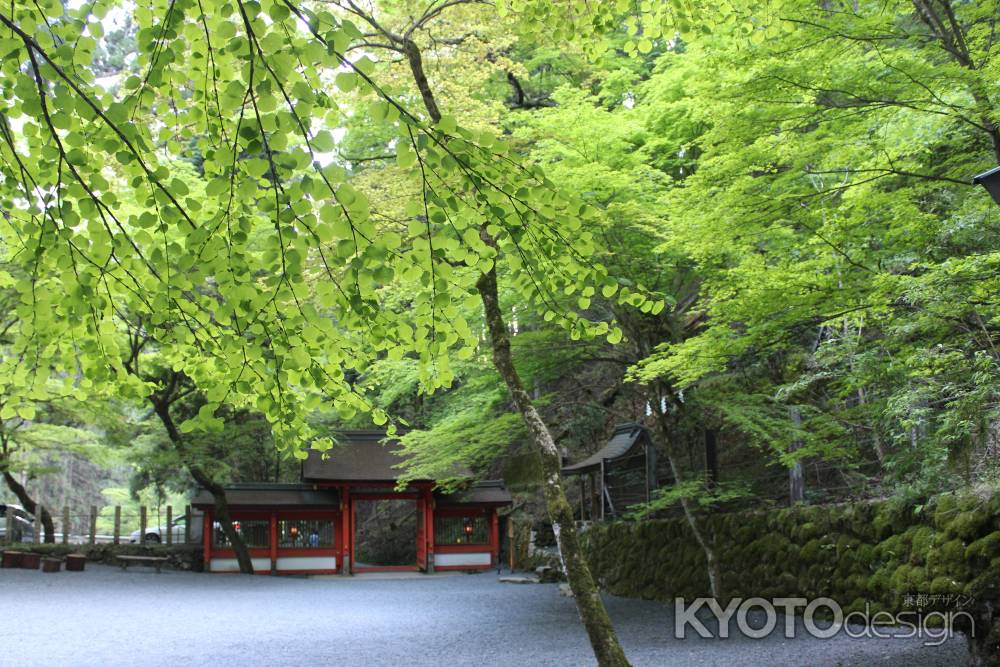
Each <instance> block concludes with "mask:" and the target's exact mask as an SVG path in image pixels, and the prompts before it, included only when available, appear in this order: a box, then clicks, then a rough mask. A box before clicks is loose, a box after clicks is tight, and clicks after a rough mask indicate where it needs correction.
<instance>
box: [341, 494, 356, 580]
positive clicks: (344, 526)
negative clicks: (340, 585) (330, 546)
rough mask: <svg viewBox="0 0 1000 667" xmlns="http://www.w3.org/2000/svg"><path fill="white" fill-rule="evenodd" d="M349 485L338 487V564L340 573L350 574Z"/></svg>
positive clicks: (352, 543) (351, 545)
mask: <svg viewBox="0 0 1000 667" xmlns="http://www.w3.org/2000/svg"><path fill="white" fill-rule="evenodd" d="M351 514H352V511H351V487H349V486H348V485H347V484H345V485H344V486H342V487H341V489H340V562H339V563H337V565H339V566H340V573H341V574H350V573H351V568H352V567H353V565H354V564H353V563H352V562H351V555H352V553H353V552H354V549H353V545H354V533H353V531H352V530H351Z"/></svg>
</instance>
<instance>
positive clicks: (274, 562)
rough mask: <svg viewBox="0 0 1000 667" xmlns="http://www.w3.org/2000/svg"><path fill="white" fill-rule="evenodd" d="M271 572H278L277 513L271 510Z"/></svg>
mask: <svg viewBox="0 0 1000 667" xmlns="http://www.w3.org/2000/svg"><path fill="white" fill-rule="evenodd" d="M271 574H278V513H277V512H271Z"/></svg>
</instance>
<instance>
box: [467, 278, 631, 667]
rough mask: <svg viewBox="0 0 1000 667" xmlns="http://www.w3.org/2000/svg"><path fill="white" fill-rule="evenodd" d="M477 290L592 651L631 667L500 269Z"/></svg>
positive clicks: (604, 662)
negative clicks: (520, 349)
mask: <svg viewBox="0 0 1000 667" xmlns="http://www.w3.org/2000/svg"><path fill="white" fill-rule="evenodd" d="M476 287H477V289H478V290H479V295H480V297H481V298H482V301H483V310H484V312H485V314H486V322H487V325H488V326H489V330H490V342H491V344H492V346H493V364H494V366H496V369H497V371H498V372H499V373H500V376H501V377H502V378H503V381H504V382H505V383H506V385H507V389H508V391H510V395H511V397H512V398H513V399H514V405H515V406H516V407H517V410H518V412H519V413H521V418H522V419H523V420H524V423H525V424H526V425H527V427H528V431H529V432H530V433H531V438H532V440H533V441H534V443H535V445H536V446H537V447H538V450H539V453H540V454H541V459H542V472H543V485H544V490H545V504H546V506H547V508H548V512H549V518H550V519H551V520H552V527H553V529H554V532H555V535H556V542H557V543H558V545H559V554H560V556H561V558H562V561H563V564H564V565H565V567H566V578H567V580H569V585H570V588H571V589H572V590H573V595H574V596H575V599H576V606H577V610H578V611H579V613H580V619H581V620H582V621H583V625H584V627H585V628H586V629H587V635H588V636H589V637H590V645H591V647H592V648H593V649H594V654H595V655H596V656H597V662H598V664H599V665H601V666H602V667H603V666H605V665H628V664H629V662H628V659H627V658H626V657H625V652H624V651H623V650H622V647H621V644H619V643H618V636H617V634H616V633H615V628H614V626H613V625H612V624H611V619H610V618H609V617H608V612H607V610H606V609H605V608H604V603H603V602H602V601H601V595H600V591H598V589H597V586H596V585H595V584H594V578H593V576H592V575H591V573H590V568H589V567H588V566H587V562H586V560H584V557H583V551H582V549H581V548H580V540H579V535H578V533H577V530H576V523H575V522H574V519H573V510H572V508H571V507H570V504H569V501H568V500H567V499H566V493H565V491H564V490H563V486H562V478H561V467H562V460H561V457H560V456H559V450H558V448H557V447H556V444H555V441H554V440H553V439H552V435H551V434H550V433H549V429H548V427H547V426H546V425H545V422H544V421H542V418H541V415H539V414H538V411H537V410H536V409H535V406H534V404H532V402H531V398H530V397H529V396H528V392H526V391H525V389H524V385H523V384H522V383H521V378H520V376H519V375H518V373H517V370H516V369H515V368H514V362H513V359H512V357H511V352H510V337H509V335H508V333H507V325H506V324H505V323H504V320H503V315H502V314H501V311H500V303H499V298H498V293H497V275H496V269H495V268H493V269H490V270H489V271H488V272H487V273H484V274H483V275H482V276H480V278H479V281H478V282H477V283H476Z"/></svg>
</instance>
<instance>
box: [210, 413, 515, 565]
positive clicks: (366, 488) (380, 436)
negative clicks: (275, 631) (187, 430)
mask: <svg viewBox="0 0 1000 667" xmlns="http://www.w3.org/2000/svg"><path fill="white" fill-rule="evenodd" d="M336 439H337V442H338V444H337V445H336V446H335V447H334V448H333V449H332V450H331V451H329V452H327V453H326V454H321V453H320V452H316V451H310V452H309V458H307V459H306V460H304V461H303V462H302V472H301V481H300V482H299V483H295V484H240V485H232V486H229V487H226V498H227V502H228V504H229V511H230V515H231V518H232V520H233V525H234V527H235V528H236V529H237V530H238V531H239V533H240V535H241V536H242V538H243V540H244V541H245V542H246V545H247V547H248V549H249V551H250V556H251V559H252V561H253V566H254V571H255V572H257V573H260V574H268V573H275V574H286V573H296V574H302V573H326V574H332V573H341V574H350V573H355V572H366V571H373V570H417V571H424V572H433V571H435V570H477V569H489V568H491V567H496V566H497V564H498V559H499V549H500V536H499V517H498V514H497V511H498V509H499V508H501V507H504V506H506V505H509V504H510V502H511V496H510V494H509V493H508V492H507V490H506V489H505V488H504V486H503V484H502V483H501V482H499V481H489V482H479V483H476V484H471V485H469V486H468V487H467V488H465V489H464V490H462V491H459V492H456V493H453V494H448V495H446V494H442V493H440V491H437V490H435V483H434V481H433V480H418V481H414V482H412V483H411V484H409V485H408V486H407V487H406V488H405V489H403V490H397V488H396V482H397V480H398V478H399V470H398V469H397V466H398V465H399V464H400V463H401V461H402V459H401V458H400V456H399V448H400V446H399V443H398V442H396V441H393V440H391V439H388V440H387V439H386V436H385V433H383V432H381V431H367V430H366V431H341V432H338V433H337V434H336ZM193 505H194V506H195V507H197V508H199V509H202V510H204V512H205V515H204V528H203V531H202V539H203V542H204V545H203V546H204V558H205V570H206V571H209V572H234V571H238V570H239V565H238V563H237V560H236V555H235V553H234V551H233V549H232V548H231V546H230V545H229V543H228V542H227V539H226V536H225V534H224V533H223V531H222V530H221V527H220V526H219V524H218V522H216V521H215V520H214V518H213V513H214V502H213V499H212V496H211V495H210V494H209V493H207V492H206V491H201V492H199V494H198V496H197V497H196V498H195V499H194V501H193Z"/></svg>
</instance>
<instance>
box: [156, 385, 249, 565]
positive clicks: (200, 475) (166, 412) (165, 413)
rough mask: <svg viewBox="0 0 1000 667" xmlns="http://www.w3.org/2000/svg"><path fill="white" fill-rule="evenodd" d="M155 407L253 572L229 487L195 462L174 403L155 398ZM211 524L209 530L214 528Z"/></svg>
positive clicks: (241, 560)
mask: <svg viewBox="0 0 1000 667" xmlns="http://www.w3.org/2000/svg"><path fill="white" fill-rule="evenodd" d="M151 402H152V403H153V409H154V410H155V411H156V415H157V416H158V417H159V418H160V421H161V422H162V423H163V427H164V428H166V429H167V436H168V437H169V438H170V442H172V443H173V445H174V447H176V448H177V451H178V452H179V453H180V455H181V459H182V460H183V461H184V464H185V465H186V466H187V469H188V471H189V472H190V473H191V477H193V478H194V481H195V482H197V483H198V484H199V485H200V486H201V487H202V488H203V489H205V490H206V491H208V492H209V493H211V494H212V499H213V500H214V501H215V519H216V520H217V521H218V522H219V526H220V527H221V528H222V532H223V533H224V534H225V536H226V538H227V539H228V540H229V544H230V545H231V546H232V547H233V553H235V554H236V561H237V562H238V563H239V566H240V572H242V573H243V574H253V561H252V560H251V558H250V551H249V550H248V549H247V545H246V543H245V542H244V541H243V536H242V535H240V534H239V532H238V531H237V530H236V529H235V528H234V527H233V520H232V517H231V516H230V515H229V502H228V501H227V500H226V490H225V488H223V486H222V485H221V484H219V483H218V482H216V481H215V480H213V479H212V478H211V477H209V476H208V475H207V474H205V471H204V470H202V469H201V467H200V466H198V465H196V464H194V463H193V462H192V461H191V457H190V456H189V453H188V452H187V447H186V444H185V442H184V436H183V434H182V433H181V432H180V431H179V430H178V429H177V426H176V425H175V424H174V419H173V417H172V416H171V415H170V405H169V403H168V402H167V401H164V400H152V401H151ZM211 528H212V527H211V526H209V530H211Z"/></svg>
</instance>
